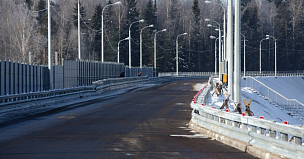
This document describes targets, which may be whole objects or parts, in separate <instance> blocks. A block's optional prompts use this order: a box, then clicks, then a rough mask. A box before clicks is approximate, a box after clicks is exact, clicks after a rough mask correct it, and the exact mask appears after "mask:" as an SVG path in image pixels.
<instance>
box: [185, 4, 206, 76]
mask: <svg viewBox="0 0 304 159" xmlns="http://www.w3.org/2000/svg"><path fill="white" fill-rule="evenodd" d="M192 15H193V21H194V24H193V25H192V26H193V27H192V33H191V34H192V36H191V37H192V38H191V41H192V43H191V47H190V48H191V49H192V50H193V51H192V52H191V53H190V57H188V58H189V61H190V62H189V64H188V65H189V69H190V70H195V71H199V70H200V68H201V58H202V56H201V55H202V54H201V53H199V51H201V50H202V49H203V48H202V41H201V35H200V34H201V33H200V20H201V19H200V17H201V10H200V9H199V4H198V0H194V1H193V5H192ZM194 57H196V58H194Z"/></svg>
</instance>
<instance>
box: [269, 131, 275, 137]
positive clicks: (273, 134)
mask: <svg viewBox="0 0 304 159" xmlns="http://www.w3.org/2000/svg"><path fill="white" fill-rule="evenodd" d="M269 136H270V137H272V138H276V131H272V130H269Z"/></svg>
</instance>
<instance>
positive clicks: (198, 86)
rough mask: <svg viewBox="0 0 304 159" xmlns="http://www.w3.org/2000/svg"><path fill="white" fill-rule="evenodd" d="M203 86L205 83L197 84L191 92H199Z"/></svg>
mask: <svg viewBox="0 0 304 159" xmlns="http://www.w3.org/2000/svg"><path fill="white" fill-rule="evenodd" d="M205 85H206V83H197V84H195V85H194V86H193V91H200V90H201V89H202V88H203V87H204V86H205Z"/></svg>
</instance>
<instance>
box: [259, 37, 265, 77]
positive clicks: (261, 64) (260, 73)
mask: <svg viewBox="0 0 304 159" xmlns="http://www.w3.org/2000/svg"><path fill="white" fill-rule="evenodd" d="M264 40H266V39H262V40H261V41H260V74H261V73H262V41H264Z"/></svg>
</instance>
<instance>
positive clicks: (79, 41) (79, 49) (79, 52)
mask: <svg viewBox="0 0 304 159" xmlns="http://www.w3.org/2000/svg"><path fill="white" fill-rule="evenodd" d="M77 16H78V59H79V60H81V40H80V39H81V37H80V36H81V33H80V0H78V15H77Z"/></svg>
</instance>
